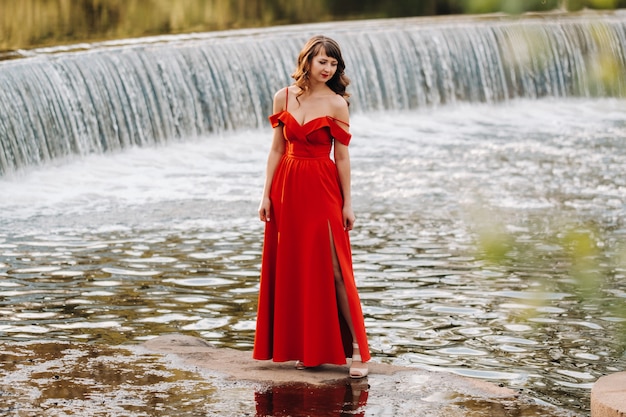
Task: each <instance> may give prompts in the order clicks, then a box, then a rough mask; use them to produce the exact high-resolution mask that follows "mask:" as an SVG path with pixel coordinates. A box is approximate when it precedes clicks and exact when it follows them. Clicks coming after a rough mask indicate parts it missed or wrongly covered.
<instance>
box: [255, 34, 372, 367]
mask: <svg viewBox="0 0 626 417" xmlns="http://www.w3.org/2000/svg"><path fill="white" fill-rule="evenodd" d="M344 68H345V64H344V61H343V58H342V56H341V51H340V49H339V45H337V43H336V42H335V41H334V40H332V39H329V38H327V37H324V36H315V37H313V38H311V39H310V40H309V41H308V42H307V43H306V45H305V46H304V48H303V49H302V51H301V52H300V55H299V56H298V65H297V68H296V71H295V72H294V74H292V77H293V78H294V79H295V83H294V84H293V85H291V86H289V87H286V88H283V89H281V90H280V91H278V92H277V93H276V94H275V96H274V109H273V113H274V114H273V115H272V116H270V118H269V119H270V122H271V124H272V126H273V127H274V135H273V139H272V145H271V149H270V152H269V156H268V161H267V170H266V180H265V187H264V190H263V198H262V200H261V204H260V206H259V217H260V219H261V221H264V222H265V240H264V245H263V261H262V266H261V289H260V292H259V306H258V317H257V327H256V336H255V341H254V353H253V357H254V358H255V359H273V360H274V361H275V362H284V361H291V360H295V361H296V368H298V369H304V368H306V367H313V366H318V365H321V364H324V363H330V364H337V365H343V364H345V363H346V357H352V362H351V365H350V376H351V377H353V378H362V377H365V376H367V373H368V368H367V365H366V364H365V362H367V361H368V360H369V359H370V353H369V348H368V344H367V338H366V335H365V326H364V323H363V313H362V311H361V304H360V300H359V296H358V293H357V289H356V285H355V282H354V273H353V270H352V254H351V249H350V239H349V235H348V232H349V231H350V230H352V227H353V225H354V221H355V217H354V212H353V210H352V200H351V196H350V158H349V153H348V144H349V142H350V139H351V135H350V133H349V125H348V119H349V112H348V102H347V98H348V93H347V92H346V86H347V85H348V83H349V80H348V78H347V77H346V76H345V75H344ZM331 150H332V151H333V159H334V162H333V159H331V158H330V152H331Z"/></svg>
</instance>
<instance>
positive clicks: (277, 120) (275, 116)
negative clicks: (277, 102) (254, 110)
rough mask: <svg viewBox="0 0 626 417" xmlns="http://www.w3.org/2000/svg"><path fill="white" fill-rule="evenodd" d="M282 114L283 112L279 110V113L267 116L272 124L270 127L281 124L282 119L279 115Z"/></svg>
mask: <svg viewBox="0 0 626 417" xmlns="http://www.w3.org/2000/svg"><path fill="white" fill-rule="evenodd" d="M282 115H283V112H282V111H281V112H280V113H276V114H272V115H271V116H270V117H268V119H270V123H271V124H272V127H278V126H280V125H281V124H283V121H282V120H280V116H282Z"/></svg>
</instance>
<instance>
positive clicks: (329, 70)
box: [309, 48, 338, 83]
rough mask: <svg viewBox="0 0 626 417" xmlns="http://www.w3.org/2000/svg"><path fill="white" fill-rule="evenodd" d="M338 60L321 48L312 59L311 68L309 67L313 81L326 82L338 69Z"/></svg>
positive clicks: (310, 78) (310, 77)
mask: <svg viewBox="0 0 626 417" xmlns="http://www.w3.org/2000/svg"><path fill="white" fill-rule="evenodd" d="M337 64H338V63H337V60H336V59H335V58H332V57H329V56H327V55H326V50H325V49H324V48H321V49H320V51H319V52H318V53H317V55H315V56H314V57H313V59H312V60H311V68H310V69H309V80H310V81H312V82H321V83H326V82H328V81H329V80H330V79H331V78H333V75H335V72H336V71H337Z"/></svg>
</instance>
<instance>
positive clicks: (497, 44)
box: [0, 12, 626, 175]
mask: <svg viewBox="0 0 626 417" xmlns="http://www.w3.org/2000/svg"><path fill="white" fill-rule="evenodd" d="M318 33H323V34H327V35H328V36H331V37H333V38H335V39H336V40H337V41H338V42H339V43H340V44H341V46H342V50H343V53H344V58H345V60H346V65H347V70H346V71H347V75H348V76H349V77H350V78H351V79H352V84H351V85H350V86H349V90H348V91H349V92H350V93H351V94H352V97H351V103H352V107H351V108H352V111H353V112H355V111H356V112H368V111H380V110H406V109H413V108H420V107H424V106H438V105H445V104H451V103H456V102H487V103H496V102H500V101H506V100H512V99H515V98H521V97H523V98H540V97H545V96H554V97H575V96H587V97H588V96H624V95H626V71H624V68H626V57H625V55H626V50H625V48H626V15H624V14H623V13H621V12H614V13H608V14H607V13H588V14H582V15H558V14H554V15H536V16H528V17H523V18H505V17H497V16H491V17H488V18H486V17H482V18H461V17H457V18H428V19H424V18H419V19H416V18H411V19H390V20H370V21H357V22H342V23H333V24H320V25H298V26H284V27H274V28H267V29H256V30H247V31H246V30H242V31H232V32H216V33H207V34H196V35H181V36H169V37H161V38H149V39H143V40H136V41H127V42H119V43H102V44H94V45H87V46H85V47H84V49H83V50H76V51H70V52H54V53H49V52H48V53H34V54H33V55H34V56H32V57H29V58H22V59H16V60H11V61H3V62H0V175H3V174H6V173H7V172H11V171H15V170H17V169H21V168H24V167H28V166H31V165H37V164H42V163H46V162H49V161H52V160H55V159H58V158H64V157H68V156H73V155H77V156H81V155H87V154H91V153H104V152H111V151H117V150H122V149H126V148H129V147H134V146H147V145H148V146H149V145H152V146H153V145H155V144H159V143H164V142H168V141H172V140H184V139H185V138H190V137H196V136H200V135H206V134H210V133H214V132H221V131H226V130H232V129H241V128H259V127H262V126H266V124H267V116H268V114H269V113H270V112H271V102H272V95H273V93H274V92H275V91H276V90H277V89H279V88H280V87H283V86H285V85H288V84H290V83H291V81H292V80H291V79H290V74H291V73H292V72H293V69H294V65H295V58H296V56H297V53H298V51H299V49H300V48H301V47H302V45H303V44H304V42H305V41H306V40H307V39H308V38H309V37H310V36H311V35H313V34H318ZM607 68H608V69H607ZM611 70H612V72H611ZM607 71H609V72H607Z"/></svg>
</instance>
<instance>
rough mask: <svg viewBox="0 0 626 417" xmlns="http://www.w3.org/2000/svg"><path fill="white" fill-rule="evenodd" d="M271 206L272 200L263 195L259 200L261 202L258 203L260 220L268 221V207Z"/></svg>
mask: <svg viewBox="0 0 626 417" xmlns="http://www.w3.org/2000/svg"><path fill="white" fill-rule="evenodd" d="M271 206H272V202H271V201H270V199H269V197H264V198H263V200H261V204H260V205H259V219H260V220H261V221H262V222H269V221H270V207H271Z"/></svg>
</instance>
